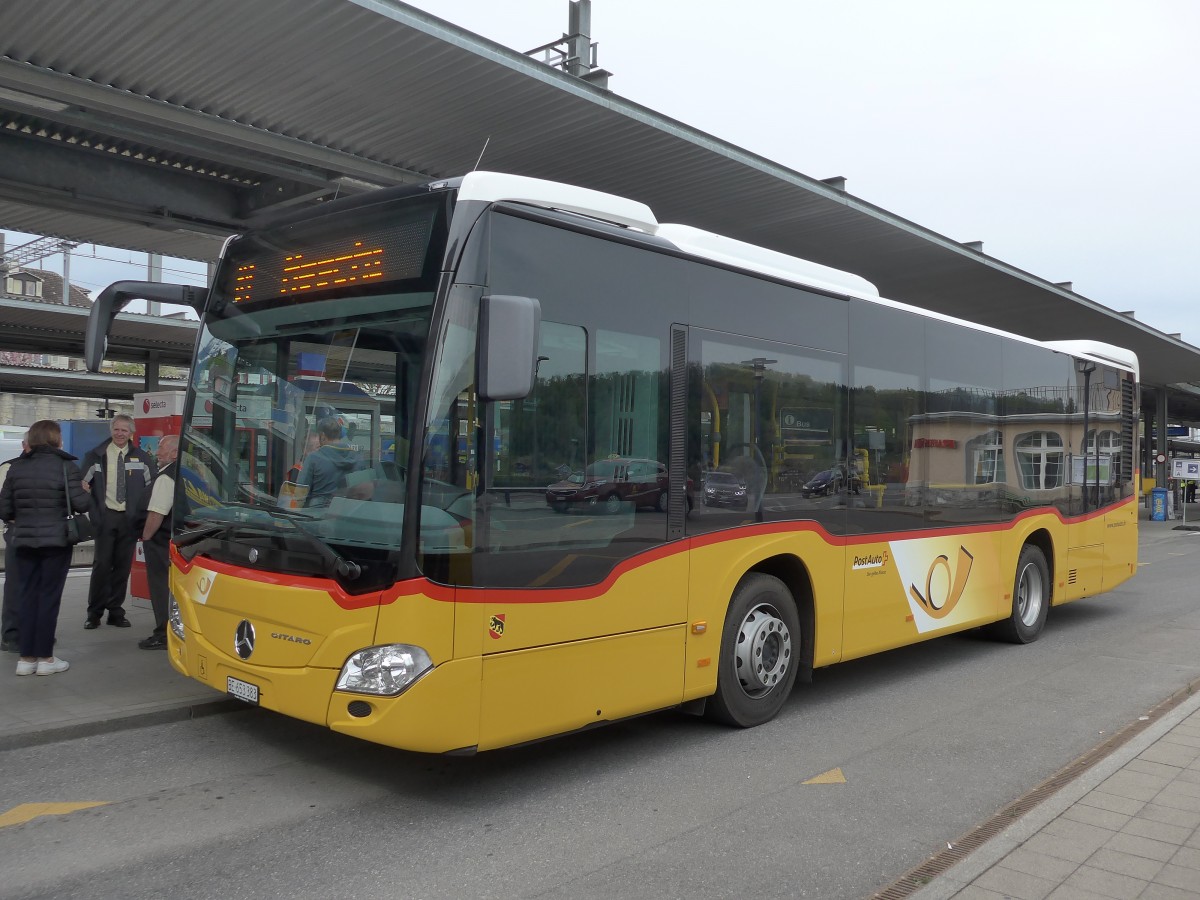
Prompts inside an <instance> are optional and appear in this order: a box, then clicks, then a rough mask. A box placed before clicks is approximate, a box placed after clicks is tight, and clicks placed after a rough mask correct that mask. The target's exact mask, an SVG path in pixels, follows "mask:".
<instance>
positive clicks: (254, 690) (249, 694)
mask: <svg viewBox="0 0 1200 900" xmlns="http://www.w3.org/2000/svg"><path fill="white" fill-rule="evenodd" d="M225 691H226V693H228V694H229V695H230V696H231V697H236V698H237V699H238V700H244V701H245V702H246V703H249V704H251V705H253V706H258V685H257V684H250V683H249V682H247V681H241V680H240V679H237V678H234V677H233V676H232V675H230V676H228V677H227V678H226V679H225Z"/></svg>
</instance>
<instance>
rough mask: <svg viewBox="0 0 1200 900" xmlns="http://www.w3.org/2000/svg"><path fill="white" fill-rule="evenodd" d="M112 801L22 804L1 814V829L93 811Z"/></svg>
mask: <svg viewBox="0 0 1200 900" xmlns="http://www.w3.org/2000/svg"><path fill="white" fill-rule="evenodd" d="M109 802H110V801H108V800H99V801H93V802H90V803H22V804H21V805H20V806H14V807H13V808H12V809H10V810H9V811H8V812H6V813H3V814H0V828H7V827H8V826H9V825H24V824H25V823H26V822H32V821H33V820H34V819H36V818H37V817H38V816H65V815H67V814H68V813H73V812H78V811H79V810H81V809H91V808H92V807H94V806H107V805H108V804H109Z"/></svg>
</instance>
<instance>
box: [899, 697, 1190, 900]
mask: <svg viewBox="0 0 1200 900" xmlns="http://www.w3.org/2000/svg"><path fill="white" fill-rule="evenodd" d="M1195 687H1196V685H1195V683H1194V682H1193V683H1192V684H1189V685H1188V686H1187V687H1186V688H1183V689H1182V690H1181V691H1180V692H1179V693H1182V694H1184V699H1183V700H1182V701H1181V702H1179V703H1178V704H1177V705H1176V706H1175V707H1174V708H1173V709H1171V710H1170V711H1168V712H1166V713H1165V714H1164V715H1163V716H1162V717H1161V718H1160V719H1158V721H1156V722H1153V723H1152V724H1150V725H1149V726H1148V727H1147V728H1145V729H1144V730H1143V731H1141V732H1140V733H1138V734H1136V735H1134V736H1133V737H1131V738H1130V739H1129V740H1128V741H1126V742H1125V743H1124V744H1122V745H1121V746H1120V747H1119V748H1117V749H1116V750H1114V751H1113V752H1112V753H1110V754H1109V755H1108V756H1107V757H1105V758H1104V759H1102V760H1100V761H1099V762H1097V763H1096V764H1095V765H1094V766H1092V767H1091V768H1090V769H1088V770H1087V771H1086V772H1083V773H1081V774H1080V775H1079V776H1078V777H1077V778H1075V780H1074V781H1072V782H1071V783H1070V784H1067V785H1064V786H1063V787H1062V788H1060V789H1059V790H1058V791H1056V792H1055V793H1054V794H1053V795H1051V796H1050V797H1047V798H1046V799H1045V800H1043V801H1042V802H1041V803H1039V804H1038V805H1037V806H1035V807H1034V808H1033V809H1031V810H1030V811H1029V812H1027V813H1026V814H1025V815H1024V816H1022V817H1021V818H1020V819H1019V820H1018V821H1016V822H1014V823H1013V824H1012V825H1010V826H1008V828H1006V829H1005V830H1004V831H1002V832H1001V833H1000V834H997V835H996V836H995V837H993V838H991V839H990V840H988V841H987V842H986V843H985V844H984V845H983V846H982V847H980V848H979V849H977V850H975V851H974V852H973V853H971V854H970V855H969V856H968V857H967V858H966V859H963V860H961V861H960V862H958V863H956V864H955V865H954V866H952V867H950V868H949V869H947V870H946V871H945V872H943V873H942V874H941V875H939V876H938V877H937V878H935V879H934V880H933V881H931V882H930V883H929V884H927V885H925V886H924V887H922V888H921V889H920V890H917V891H915V892H913V893H911V894H910V895H909V897H910V900H948V898H950V897H953V896H954V895H955V894H957V893H959V892H960V891H963V890H966V889H967V888H968V887H969V886H970V885H971V883H972V882H973V881H974V880H975V879H976V878H978V877H979V876H980V875H982V874H983V873H984V872H986V871H987V870H988V869H990V868H991V867H992V866H994V865H995V864H996V863H998V862H1000V861H1001V860H1002V859H1004V858H1005V857H1006V856H1007V855H1008V854H1009V853H1011V852H1012V851H1013V850H1015V849H1017V848H1018V847H1020V846H1021V844H1023V843H1025V841H1027V840H1029V838H1031V837H1033V835H1035V834H1036V833H1037V832H1039V831H1041V830H1042V829H1043V828H1044V827H1046V826H1047V825H1048V824H1050V822H1052V821H1053V820H1054V819H1056V818H1058V817H1059V816H1060V815H1062V814H1063V813H1064V812H1066V811H1067V810H1068V809H1069V808H1070V807H1071V806H1073V805H1074V804H1075V803H1077V802H1078V801H1079V800H1080V799H1082V798H1083V797H1084V796H1085V795H1086V794H1088V793H1089V792H1090V791H1092V790H1093V789H1094V788H1096V787H1097V786H1099V785H1100V784H1101V783H1102V782H1104V781H1105V780H1106V779H1108V778H1109V777H1111V776H1112V775H1114V774H1115V773H1116V772H1118V771H1120V770H1121V768H1123V767H1124V766H1125V765H1126V764H1127V763H1129V762H1130V761H1132V760H1133V759H1135V758H1136V757H1138V756H1139V755H1141V754H1142V753H1143V752H1144V751H1145V750H1146V749H1148V748H1149V747H1150V746H1152V745H1153V744H1154V743H1155V742H1157V741H1158V740H1160V739H1161V738H1162V737H1163V736H1164V735H1166V734H1167V732H1169V731H1170V730H1171V729H1172V728H1174V727H1175V726H1176V725H1178V724H1179V723H1180V722H1182V721H1183V720H1184V719H1186V718H1187V717H1188V716H1190V715H1191V714H1192V713H1194V712H1196V711H1197V710H1198V709H1200V693H1196V692H1195Z"/></svg>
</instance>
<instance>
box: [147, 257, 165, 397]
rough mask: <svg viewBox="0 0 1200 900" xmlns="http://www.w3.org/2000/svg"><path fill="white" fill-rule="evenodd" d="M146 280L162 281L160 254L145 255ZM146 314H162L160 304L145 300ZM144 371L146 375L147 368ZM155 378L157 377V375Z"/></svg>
mask: <svg viewBox="0 0 1200 900" xmlns="http://www.w3.org/2000/svg"><path fill="white" fill-rule="evenodd" d="M146 280H147V281H155V282H158V281H162V280H163V277H162V254H160V253H147V254H146ZM146 312H147V313H149V314H150V315H152V316H157V315H159V314H160V313H161V312H162V304H161V303H159V302H158V301H157V300H147V301H146ZM146 371H147V374H148V373H149V368H147V370H146ZM155 377H157V375H156V376H155ZM151 390H157V389H156V388H152V389H151Z"/></svg>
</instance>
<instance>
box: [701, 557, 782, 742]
mask: <svg viewBox="0 0 1200 900" xmlns="http://www.w3.org/2000/svg"><path fill="white" fill-rule="evenodd" d="M799 652H800V617H799V615H798V614H797V612H796V603H795V600H793V598H792V595H791V592H790V591H788V589H787V587H786V586H785V585H784V583H783V582H782V581H780V580H779V579H778V578H775V577H774V576H771V575H762V574H758V573H752V574H749V575H747V576H746V577H744V578H743V579H742V580H741V582H740V583H739V584H738V586H737V589H736V590H735V591H734V592H733V598H732V599H731V600H730V601H729V611H728V613H727V614H726V616H725V628H724V629H723V630H722V632H721V655H720V660H719V662H718V669H717V692H716V693H715V694H713V696H712V698H711V701H710V702H709V703H708V705H707V708H706V712H707V714H708V716H709V718H711V719H713V720H715V721H717V722H723V723H724V724H726V725H734V726H737V727H739V728H752V727H753V726H755V725H761V724H762V723H763V722H767V721H770V720H771V719H773V718H774V717H775V714H776V713H778V712H779V710H780V708H781V707H782V706H783V704H784V701H785V700H787V698H788V694H790V693H791V690H792V685H793V684H794V683H795V681H796V670H797V668H798V666H799V663H800V660H799V657H798V654H799Z"/></svg>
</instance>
